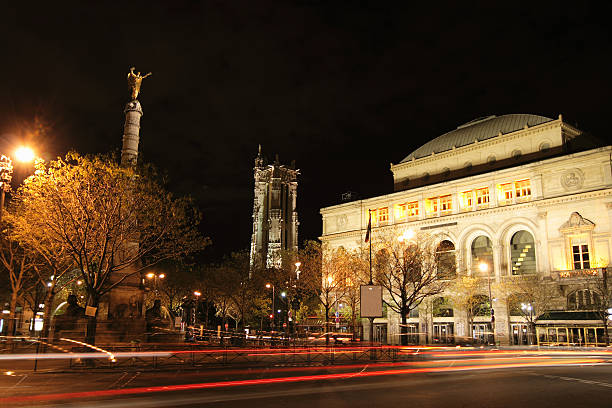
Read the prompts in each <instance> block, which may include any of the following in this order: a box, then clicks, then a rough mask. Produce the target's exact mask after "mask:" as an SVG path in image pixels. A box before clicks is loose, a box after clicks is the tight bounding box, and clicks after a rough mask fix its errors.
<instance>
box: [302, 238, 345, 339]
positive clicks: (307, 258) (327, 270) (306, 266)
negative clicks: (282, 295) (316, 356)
mask: <svg viewBox="0 0 612 408" xmlns="http://www.w3.org/2000/svg"><path fill="white" fill-rule="evenodd" d="M300 261H301V263H302V265H301V269H302V273H301V274H300V281H301V285H304V286H303V287H304V288H305V290H307V291H309V292H311V293H316V294H317V295H318V299H319V302H320V304H321V306H322V308H323V311H324V319H325V344H329V331H330V322H329V319H330V311H331V310H332V308H333V306H334V305H335V304H336V303H337V302H338V301H339V300H342V298H343V296H344V295H345V291H346V279H347V278H348V274H347V271H348V270H347V252H346V251H345V250H344V249H343V248H339V249H336V250H324V248H323V247H322V245H321V244H320V243H319V242H316V241H306V242H305V245H304V248H303V249H302V250H301V251H300Z"/></svg>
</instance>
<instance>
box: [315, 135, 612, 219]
mask: <svg viewBox="0 0 612 408" xmlns="http://www.w3.org/2000/svg"><path fill="white" fill-rule="evenodd" d="M599 153H602V154H603V153H607V154H608V155H610V154H612V146H604V147H598V148H595V149H591V150H585V151H582V152H576V153H571V154H566V155H563V156H556V157H550V158H547V159H543V160H538V161H535V162H532V163H526V164H522V165H518V166H514V167H508V168H505V169H500V170H496V171H491V172H487V173H480V174H475V175H473V176H468V177H463V178H460V179H455V180H450V181H444V182H441V183H437V184H429V185H426V186H420V187H417V188H414V189H409V190H402V191H396V192H393V193H389V194H385V195H382V196H377V197H371V198H366V199H363V200H359V201H351V202H350V203H342V204H336V205H333V206H329V207H323V208H321V209H320V210H319V213H320V214H322V215H325V214H328V213H331V212H335V211H337V210H340V209H342V208H347V209H348V208H350V207H351V206H357V207H359V206H360V205H363V204H366V205H368V206H372V207H376V205H375V204H376V203H378V202H384V201H389V200H393V199H395V198H400V197H404V196H412V195H418V194H420V193H422V192H423V191H427V190H434V189H438V188H442V187H449V186H453V185H461V184H463V183H466V182H472V183H479V182H480V180H481V179H483V178H491V177H492V178H493V179H495V178H502V177H505V175H506V174H508V175H514V174H515V173H516V172H517V171H529V170H531V169H534V168H537V167H539V166H544V165H551V164H555V163H556V162H560V161H564V160H567V159H576V158H581V157H585V156H589V155H596V154H599Z"/></svg>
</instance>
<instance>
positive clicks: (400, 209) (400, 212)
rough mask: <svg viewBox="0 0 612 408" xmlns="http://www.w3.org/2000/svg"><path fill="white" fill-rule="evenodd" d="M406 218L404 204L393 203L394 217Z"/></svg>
mask: <svg viewBox="0 0 612 408" xmlns="http://www.w3.org/2000/svg"><path fill="white" fill-rule="evenodd" d="M404 218H406V204H405V203H404V204H395V219H396V220H401V219H404Z"/></svg>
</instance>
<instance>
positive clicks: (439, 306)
mask: <svg viewBox="0 0 612 408" xmlns="http://www.w3.org/2000/svg"><path fill="white" fill-rule="evenodd" d="M432 306H433V317H453V305H452V303H451V302H450V300H449V299H447V298H444V297H439V298H436V299H434V301H433V303H432Z"/></svg>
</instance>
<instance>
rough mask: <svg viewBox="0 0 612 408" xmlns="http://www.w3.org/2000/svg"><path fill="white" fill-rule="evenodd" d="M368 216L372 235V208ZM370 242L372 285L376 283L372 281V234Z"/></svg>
mask: <svg viewBox="0 0 612 408" xmlns="http://www.w3.org/2000/svg"><path fill="white" fill-rule="evenodd" d="M368 216H369V220H368V227H369V228H370V230H369V232H370V235H372V210H370V209H368ZM368 243H369V244H370V285H372V284H374V282H372V237H371V236H370V239H369V240H368Z"/></svg>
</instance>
